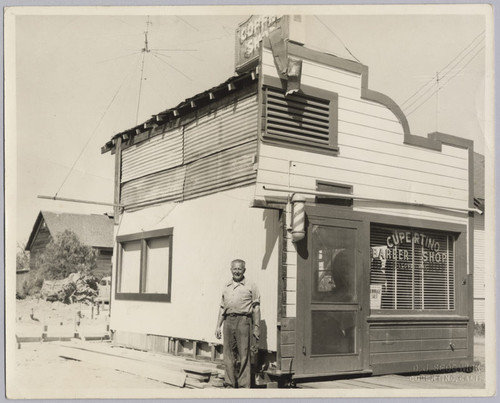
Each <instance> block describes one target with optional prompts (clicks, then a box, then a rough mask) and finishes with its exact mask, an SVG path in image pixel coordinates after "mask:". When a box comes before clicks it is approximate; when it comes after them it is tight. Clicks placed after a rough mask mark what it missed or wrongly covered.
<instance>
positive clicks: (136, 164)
mask: <svg viewBox="0 0 500 403" xmlns="http://www.w3.org/2000/svg"><path fill="white" fill-rule="evenodd" d="M182 152H183V151H182V127H181V128H178V129H174V130H171V131H168V132H166V133H163V134H161V135H158V136H155V137H152V138H150V139H149V140H146V141H144V142H142V143H139V144H137V145H134V146H131V147H129V148H127V149H125V150H124V151H123V154H122V179H121V181H122V183H123V182H127V181H129V180H131V179H135V178H139V177H142V176H145V175H148V174H151V173H154V172H159V171H164V170H165V169H168V168H172V167H175V166H178V165H181V164H182Z"/></svg>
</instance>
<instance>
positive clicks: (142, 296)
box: [115, 292, 170, 302]
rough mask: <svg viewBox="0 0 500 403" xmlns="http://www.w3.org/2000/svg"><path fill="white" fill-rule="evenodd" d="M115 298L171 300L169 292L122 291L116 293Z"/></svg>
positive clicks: (154, 300)
mask: <svg viewBox="0 0 500 403" xmlns="http://www.w3.org/2000/svg"><path fill="white" fill-rule="evenodd" d="M115 300H128V301H150V302H170V295H169V294H139V293H128V292H123V293H122V292H120V293H116V294H115Z"/></svg>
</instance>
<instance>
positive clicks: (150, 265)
mask: <svg viewBox="0 0 500 403" xmlns="http://www.w3.org/2000/svg"><path fill="white" fill-rule="evenodd" d="M172 233H173V231H172V229H171V228H168V229H164V230H157V231H149V232H144V233H140V234H133V235H123V236H119V237H117V241H118V246H119V248H118V249H119V254H118V281H117V291H116V299H131V300H146V301H166V302H168V301H170V284H171V271H172Z"/></svg>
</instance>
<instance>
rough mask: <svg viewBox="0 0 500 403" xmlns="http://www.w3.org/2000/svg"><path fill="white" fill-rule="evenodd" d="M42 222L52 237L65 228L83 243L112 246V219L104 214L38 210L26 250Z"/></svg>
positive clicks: (28, 248)
mask: <svg viewBox="0 0 500 403" xmlns="http://www.w3.org/2000/svg"><path fill="white" fill-rule="evenodd" d="M42 222H45V223H46V225H47V228H48V230H49V232H50V235H51V236H52V237H55V236H56V235H57V234H59V233H61V232H64V231H65V230H70V231H73V232H74V233H75V234H76V235H77V236H78V238H79V239H80V241H81V242H82V243H84V244H85V245H88V246H94V247H100V248H112V247H113V225H114V224H113V219H111V218H109V217H108V216H106V215H100V214H73V213H54V212H51V211H40V214H38V217H37V219H36V221H35V225H34V226H33V230H32V231H31V234H30V238H29V240H28V243H27V244H26V249H27V250H30V249H31V245H32V243H33V241H34V239H35V236H36V233H37V232H38V228H39V227H40V225H42Z"/></svg>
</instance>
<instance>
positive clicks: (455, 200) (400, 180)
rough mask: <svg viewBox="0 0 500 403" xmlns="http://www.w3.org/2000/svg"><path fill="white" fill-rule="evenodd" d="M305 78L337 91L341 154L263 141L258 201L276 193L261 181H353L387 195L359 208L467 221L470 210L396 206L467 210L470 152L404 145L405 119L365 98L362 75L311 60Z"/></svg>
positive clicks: (269, 68) (268, 63)
mask: <svg viewBox="0 0 500 403" xmlns="http://www.w3.org/2000/svg"><path fill="white" fill-rule="evenodd" d="M262 63H263V65H262V74H264V75H268V76H271V77H277V73H276V67H275V65H274V61H273V57H272V54H271V53H270V51H269V50H267V49H265V50H264V55H263V62H262ZM301 83H302V84H303V85H307V86H311V87H316V88H319V89H322V90H326V91H331V92H335V93H337V94H338V120H339V124H338V146H339V154H338V155H337V156H332V155H325V154H318V153H315V152H311V151H303V150H296V149H291V148H287V147H280V146H277V145H270V144H266V143H265V142H264V143H262V144H260V152H259V165H258V174H257V187H256V197H257V198H259V197H263V196H266V195H267V196H269V195H273V193H272V192H270V191H265V190H262V185H268V186H272V185H278V186H288V184H290V186H291V187H297V188H305V189H311V190H315V188H316V180H325V181H331V182H336V183H345V184H348V185H352V186H353V192H354V193H355V194H356V195H359V196H365V197H381V196H382V197H383V198H384V199H385V200H387V203H386V204H385V205H384V206H383V208H381V207H380V205H379V203H366V202H363V203H356V205H355V209H357V210H363V211H370V212H378V213H382V214H391V215H404V216H415V217H417V218H428V219H440V220H444V221H451V222H461V223H466V216H464V214H455V215H454V214H444V215H443V214H442V213H439V212H437V213H436V212H433V211H431V210H425V211H422V209H416V208H413V209H412V208H408V207H401V205H394V206H391V204H390V202H391V201H396V202H414V203H426V204H432V205H439V206H444V207H452V208H453V207H455V208H466V207H468V200H469V199H468V197H469V194H468V189H469V183H468V175H469V173H468V163H469V162H468V151H467V150H466V149H463V148H459V147H454V146H450V145H446V144H443V147H442V151H435V150H430V149H425V148H421V147H417V146H412V145H407V144H404V143H403V137H404V135H403V128H402V125H401V124H400V122H399V121H398V118H397V117H396V116H395V115H394V114H393V113H392V112H391V111H390V110H389V109H388V108H387V107H385V106H384V105H381V104H379V103H376V102H373V101H369V100H365V99H362V98H361V75H360V74H356V73H352V72H348V71H345V70H341V69H338V68H334V67H329V66H325V65H320V64H318V63H316V62H312V61H308V60H304V61H303V66H302V77H301ZM274 195H276V196H278V195H279V194H278V193H275V194H274ZM388 207H389V208H388Z"/></svg>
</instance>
